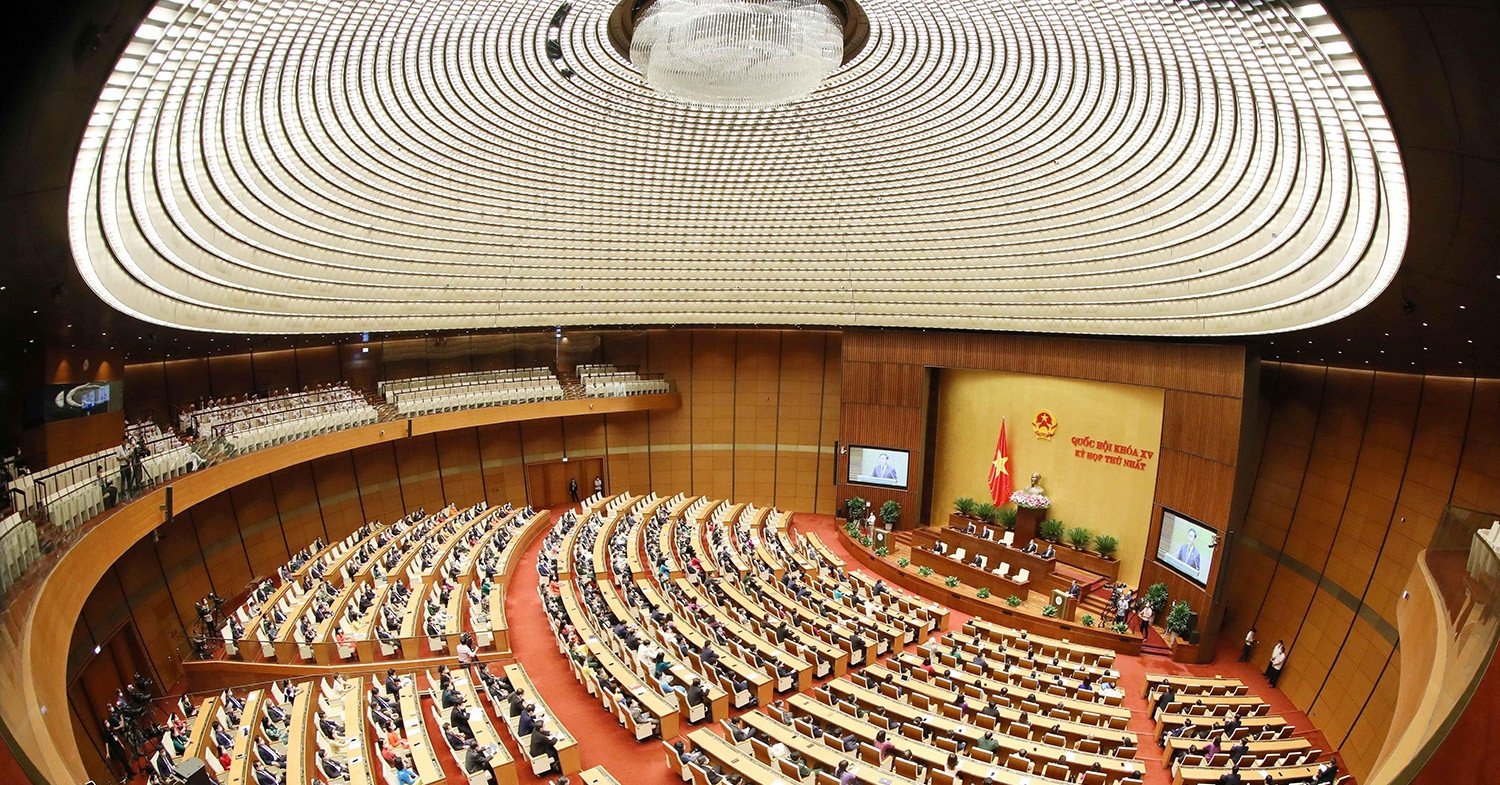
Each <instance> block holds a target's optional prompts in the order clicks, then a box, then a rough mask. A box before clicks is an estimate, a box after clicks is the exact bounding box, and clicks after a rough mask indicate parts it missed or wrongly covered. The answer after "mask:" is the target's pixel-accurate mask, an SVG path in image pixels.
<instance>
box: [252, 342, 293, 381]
mask: <svg viewBox="0 0 1500 785" xmlns="http://www.w3.org/2000/svg"><path fill="white" fill-rule="evenodd" d="M250 368H251V375H252V377H253V378H254V380H255V388H256V389H259V390H286V389H292V390H300V389H302V383H301V380H300V377H298V375H297V353H296V352H295V351H294V350H292V349H278V350H276V351H271V352H252V353H251V354H250Z"/></svg>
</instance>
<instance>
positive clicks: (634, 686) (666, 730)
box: [559, 529, 680, 739]
mask: <svg viewBox="0 0 1500 785" xmlns="http://www.w3.org/2000/svg"><path fill="white" fill-rule="evenodd" d="M574 531H575V532H576V531H577V529H574ZM560 585H561V587H562V591H561V594H560V595H559V596H560V598H561V599H562V603H563V610H564V611H565V612H566V613H567V616H568V620H569V621H570V622H572V624H573V626H574V627H575V628H576V629H577V630H578V634H579V635H580V636H582V637H583V639H584V646H585V647H586V648H587V651H588V653H590V654H593V655H594V657H595V658H596V659H598V660H599V664H600V666H601V667H602V668H603V670H604V672H605V673H606V674H607V675H608V676H609V677H610V678H611V679H613V680H614V682H615V683H616V684H618V685H620V688H621V689H623V690H624V691H625V692H626V693H628V694H629V695H630V696H631V697H632V698H635V700H636V701H637V702H639V703H640V704H641V706H642V707H644V708H645V709H646V711H647V712H650V713H651V715H652V716H654V717H656V720H657V724H658V727H659V728H660V732H661V737H662V738H663V739H671V738H675V737H676V736H677V734H678V733H679V732H680V731H679V723H680V720H679V717H678V711H677V706H676V705H671V704H668V703H667V701H666V699H665V698H663V697H662V696H661V695H660V694H658V693H657V692H656V691H655V690H652V689H650V688H648V687H646V685H645V684H644V683H643V682H642V681H641V678H640V677H639V676H638V675H636V672H635V671H633V670H631V669H630V668H629V667H627V666H626V665H625V663H624V662H622V661H621V660H620V658H619V657H616V656H615V653H614V652H613V651H611V650H610V648H609V646H608V645H606V644H605V643H604V642H603V641H601V640H599V637H598V634H597V632H596V631H595V627H594V623H593V621H592V620H591V619H590V617H589V616H588V614H587V612H585V611H584V610H583V609H582V608H580V607H579V606H578V599H577V597H576V596H575V595H574V593H573V583H572V581H562V582H561V583H560Z"/></svg>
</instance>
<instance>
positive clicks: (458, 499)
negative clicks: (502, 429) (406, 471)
mask: <svg viewBox="0 0 1500 785" xmlns="http://www.w3.org/2000/svg"><path fill="white" fill-rule="evenodd" d="M434 439H435V440H436V441H435V444H436V446H437V455H438V468H439V470H440V471H441V472H442V477H443V492H444V495H445V496H446V497H447V498H448V499H449V500H450V501H452V502H454V503H455V504H460V505H462V504H465V503H468V504H472V503H474V502H477V501H479V500H480V499H484V500H486V501H491V500H490V499H489V497H488V496H487V495H486V494H485V492H484V476H483V475H482V474H481V473H480V470H479V438H478V433H477V431H476V430H475V429H473V428H464V429H461V430H457V431H441V432H439V433H437V434H435V435H434ZM403 478H404V476H403ZM491 503H492V504H498V503H503V501H502V502H493V501H491Z"/></svg>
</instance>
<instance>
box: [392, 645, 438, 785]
mask: <svg viewBox="0 0 1500 785" xmlns="http://www.w3.org/2000/svg"><path fill="white" fill-rule="evenodd" d="M422 717H423V715H422V700H421V698H420V697H418V695H417V680H416V675H415V674H411V673H408V674H405V675H403V676H402V677H401V724H402V730H404V731H405V734H406V744H407V746H408V747H411V760H412V767H413V768H414V769H416V772H417V779H418V781H420V782H421V783H422V785H436V783H439V782H443V781H444V778H443V776H444V775H443V765H442V764H441V763H439V762H438V757H437V750H436V749H434V748H433V746H432V740H431V739H429V738H427V723H426V721H425V720H423V719H422ZM444 743H446V742H444Z"/></svg>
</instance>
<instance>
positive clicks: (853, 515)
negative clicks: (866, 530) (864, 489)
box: [844, 496, 870, 526]
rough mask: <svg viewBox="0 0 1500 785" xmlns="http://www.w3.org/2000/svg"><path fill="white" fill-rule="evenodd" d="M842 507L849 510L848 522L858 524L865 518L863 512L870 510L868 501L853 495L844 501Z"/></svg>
mask: <svg viewBox="0 0 1500 785" xmlns="http://www.w3.org/2000/svg"><path fill="white" fill-rule="evenodd" d="M844 508H845V509H847V510H848V511H849V523H851V524H854V525H855V526H859V524H860V523H862V522H863V521H864V519H865V513H868V512H869V511H870V503H869V502H867V501H865V500H864V499H862V498H860V497H858V496H855V497H854V498H852V499H850V500H849V501H847V502H844Z"/></svg>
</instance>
